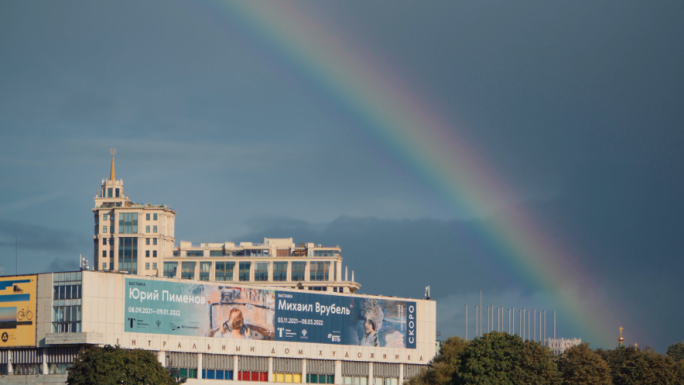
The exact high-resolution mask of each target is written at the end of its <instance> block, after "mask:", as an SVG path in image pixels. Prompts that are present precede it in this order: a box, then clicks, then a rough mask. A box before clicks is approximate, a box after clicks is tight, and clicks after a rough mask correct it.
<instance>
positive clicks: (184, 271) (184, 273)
mask: <svg viewBox="0 0 684 385" xmlns="http://www.w3.org/2000/svg"><path fill="white" fill-rule="evenodd" d="M196 265H197V262H183V263H182V264H181V278H183V279H195V266H196Z"/></svg>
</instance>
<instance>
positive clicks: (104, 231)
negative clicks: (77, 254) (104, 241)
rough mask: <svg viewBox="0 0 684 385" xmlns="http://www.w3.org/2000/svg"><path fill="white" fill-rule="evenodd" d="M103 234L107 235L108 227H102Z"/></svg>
mask: <svg viewBox="0 0 684 385" xmlns="http://www.w3.org/2000/svg"><path fill="white" fill-rule="evenodd" d="M102 232H103V233H105V234H107V226H102Z"/></svg>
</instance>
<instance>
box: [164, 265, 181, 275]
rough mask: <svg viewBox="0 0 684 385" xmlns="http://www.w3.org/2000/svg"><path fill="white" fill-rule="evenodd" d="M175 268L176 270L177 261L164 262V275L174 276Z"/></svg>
mask: <svg viewBox="0 0 684 385" xmlns="http://www.w3.org/2000/svg"><path fill="white" fill-rule="evenodd" d="M176 270H178V262H164V277H166V278H176Z"/></svg>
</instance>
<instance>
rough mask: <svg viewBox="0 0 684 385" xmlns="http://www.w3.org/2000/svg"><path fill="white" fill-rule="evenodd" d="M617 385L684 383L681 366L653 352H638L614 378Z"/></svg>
mask: <svg viewBox="0 0 684 385" xmlns="http://www.w3.org/2000/svg"><path fill="white" fill-rule="evenodd" d="M613 378H614V379H616V380H617V381H616V382H614V383H617V384H625V385H631V384H643V385H670V384H682V383H684V377H682V370H681V366H680V365H679V364H678V363H677V362H675V360H673V359H672V358H670V357H667V356H664V355H662V354H659V353H656V352H654V351H653V350H641V351H637V352H636V353H635V354H634V355H633V356H632V358H631V359H630V360H628V361H626V362H625V363H624V364H623V365H622V366H621V367H620V368H619V369H618V371H617V373H615V374H614V376H613Z"/></svg>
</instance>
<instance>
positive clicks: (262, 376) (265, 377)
mask: <svg viewBox="0 0 684 385" xmlns="http://www.w3.org/2000/svg"><path fill="white" fill-rule="evenodd" d="M259 381H262V382H268V373H264V372H262V373H259Z"/></svg>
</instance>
